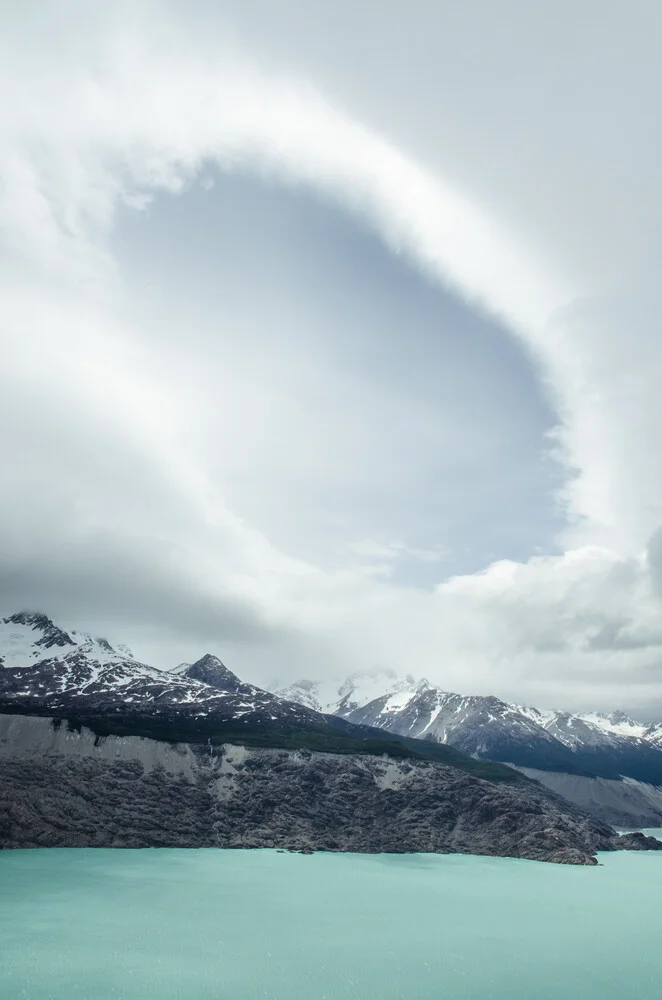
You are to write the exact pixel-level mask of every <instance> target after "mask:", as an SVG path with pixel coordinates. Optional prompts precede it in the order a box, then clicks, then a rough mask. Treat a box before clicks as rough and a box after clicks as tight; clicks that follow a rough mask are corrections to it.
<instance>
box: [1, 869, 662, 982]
mask: <svg viewBox="0 0 662 1000" xmlns="http://www.w3.org/2000/svg"><path fill="white" fill-rule="evenodd" d="M600 860H601V861H602V862H603V867H599V868H584V867H570V866H568V867H566V866H558V865H545V864H540V863H537V862H531V861H514V860H508V859H502V858H477V857H466V856H464V857H460V856H452V855H445V856H439V855H347V854H345V855H342V854H314V855H312V856H302V855H292V854H280V853H277V852H275V851H219V850H143V851H130V850H117V851H106V850H82V849H77V850H53V849H51V850H39V851H6V852H3V853H0V996H1V997H3V998H5V997H6V998H7V1000H10V998H11V1000H111V998H112V1000H258V998H259V1000H266V998H270V1000H478V998H480V1000H533V998H535V1000H569V998H573V1000H611V998H613V1000H616V998H618V1000H644V998H652V997H657V996H659V995H660V990H661V989H662V986H661V985H660V984H661V982H662V957H661V949H660V932H661V931H662V904H661V902H660V901H661V900H662V856H661V855H660V854H655V853H649V852H645V853H626V852H619V853H617V854H606V855H602V856H601V859H600Z"/></svg>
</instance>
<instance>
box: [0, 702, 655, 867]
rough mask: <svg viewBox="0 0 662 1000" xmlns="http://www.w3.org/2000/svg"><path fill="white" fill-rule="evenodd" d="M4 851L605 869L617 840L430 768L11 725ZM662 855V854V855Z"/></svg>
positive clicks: (530, 802)
mask: <svg viewBox="0 0 662 1000" xmlns="http://www.w3.org/2000/svg"><path fill="white" fill-rule="evenodd" d="M0 765H1V766H0V847H4V848H18V847H55V846H58V847H73V846H94V847H244V848H245V847H277V848H284V849H290V850H329V851H357V852H380V851H388V852H403V851H406V852H409V851H433V852H440V853H447V852H452V853H473V854H489V855H503V856H509V857H520V858H530V859H535V860H541V861H557V862H565V863H572V864H593V863H595V859H594V858H593V854H594V853H595V852H596V851H598V850H609V849H611V848H613V847H614V846H616V841H615V840H614V834H613V831H612V830H611V829H610V828H609V827H607V826H605V825H603V824H600V823H598V822H595V821H592V820H590V819H589V818H587V817H586V816H585V815H583V814H582V813H581V812H580V811H579V810H576V809H574V808H573V807H572V806H569V805H567V804H566V803H564V802H563V801H562V800H561V799H559V798H557V797H556V796H555V795H553V794H552V793H550V792H548V791H546V790H545V789H543V788H541V787H540V786H538V785H537V784H535V783H533V782H530V783H529V782H524V783H522V784H514V785H506V784H496V783H493V782H490V781H485V780H482V779H481V778H477V777H475V776H473V775H470V774H467V773H464V772H462V771H459V770H457V769H456V768H453V767H448V766H445V765H443V764H438V763H434V762H431V761H425V760H393V759H388V758H386V757H377V756H365V755H353V754H347V755H338V754H328V753H313V752H311V751H306V750H303V751H293V750H279V749H248V748H246V747H243V746H238V745H230V744H226V745H223V746H220V747H209V748H208V747H205V746H204V745H200V744H198V745H191V744H168V743H164V742H160V741H156V740H151V739H144V738H140V737H133V736H130V737H116V736H108V737H98V736H95V735H94V734H93V733H92V732H90V731H88V730H86V729H85V728H83V729H82V730H81V731H80V732H75V731H69V729H68V727H67V725H66V723H62V724H60V725H59V726H56V725H54V724H53V722H52V721H51V720H49V719H45V718H38V717H28V716H18V715H12V716H0ZM661 846H662V845H661Z"/></svg>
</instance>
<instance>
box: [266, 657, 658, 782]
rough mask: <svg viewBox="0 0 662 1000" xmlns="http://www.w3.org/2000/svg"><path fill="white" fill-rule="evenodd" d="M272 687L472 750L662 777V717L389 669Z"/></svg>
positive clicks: (597, 773)
mask: <svg viewBox="0 0 662 1000" xmlns="http://www.w3.org/2000/svg"><path fill="white" fill-rule="evenodd" d="M278 693H279V694H280V695H281V697H283V698H288V699H290V700H292V701H297V702H299V704H301V705H305V706H307V707H309V708H312V709H315V710H316V711H321V712H327V713H332V714H334V715H336V716H338V717H339V718H342V719H346V720H347V721H348V722H354V723H357V724H360V725H365V726H372V727H375V728H379V729H383V730H386V731H387V732H390V733H395V734H399V735H402V736H405V735H406V736H413V737H415V738H416V739H420V740H427V741H433V742H437V743H441V744H447V745H449V746H453V747H456V748H457V749H458V750H462V751H463V752H464V753H468V754H471V755H472V756H475V757H478V758H483V759H489V760H499V761H503V762H506V763H509V764H514V765H517V766H520V767H525V768H531V769H537V770H542V771H556V772H563V773H569V774H575V775H584V776H591V777H601V778H612V779H613V778H615V779H619V778H622V777H627V778H633V779H635V780H637V781H641V782H647V783H650V784H653V785H662V723H655V724H645V723H640V722H636V721H635V720H633V719H631V718H629V716H627V715H626V714H625V713H623V712H614V713H612V714H603V713H600V712H586V713H576V714H573V713H570V712H563V711H547V710H541V709H538V708H530V707H526V706H523V705H513V704H508V703H507V702H504V701H501V700H500V699H499V698H495V697H492V696H477V695H469V696H463V695H460V694H453V693H450V692H448V691H444V690H442V689H441V688H439V687H436V686H435V685H433V684H430V683H429V681H427V680H425V679H422V680H419V681H416V680H415V679H414V678H413V677H412V676H407V677H405V678H397V677H394V676H393V675H388V674H366V675H360V674H359V675H354V676H352V677H349V678H347V679H346V680H345V681H343V682H342V683H339V684H331V683H329V682H315V681H310V680H302V681H299V682H298V683H295V684H292V685H290V686H289V687H287V688H283V689H281V690H280V691H279V692H278Z"/></svg>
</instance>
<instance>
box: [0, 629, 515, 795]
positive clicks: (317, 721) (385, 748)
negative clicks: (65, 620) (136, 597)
mask: <svg viewBox="0 0 662 1000" xmlns="http://www.w3.org/2000/svg"><path fill="white" fill-rule="evenodd" d="M0 657H1V658H2V663H3V664H4V666H3V667H2V668H0V712H4V713H11V714H18V713H24V714H26V715H42V716H49V717H52V718H55V719H66V720H68V722H69V723H70V724H75V725H78V726H79V727H80V726H82V725H84V726H86V727H88V728H90V729H91V730H92V731H94V732H95V733H96V734H97V735H98V736H100V737H102V736H106V735H110V734H114V735H122V736H140V737H152V738H156V739H167V740H169V741H182V742H194V743H207V742H208V741H211V742H212V743H218V742H220V741H221V739H223V740H225V741H227V742H238V741H239V740H241V741H242V743H243V744H251V745H256V746H282V747H287V746H290V747H299V746H309V747H314V748H317V749H321V750H329V751H336V752H347V753H348V752H365V753H368V752H379V753H390V754H393V755H395V756H398V757H418V758H421V759H428V760H435V761H439V760H440V761H444V762H446V763H449V764H452V765H453V766H456V767H461V768H464V769H466V770H468V771H470V772H472V773H475V774H481V775H487V776H489V777H492V778H494V780H502V781H510V782H512V781H514V780H515V781H516V780H517V775H516V773H515V772H513V771H512V770H510V769H508V768H504V767H503V766H502V765H498V764H481V763H480V762H478V761H475V760H472V759H471V758H470V757H467V756H466V755H463V754H461V753H458V751H457V750H455V749H454V748H452V747H441V746H431V745H428V746H425V745H423V744H421V743H420V742H419V741H417V740H410V739H406V738H402V737H397V736H393V735H392V734H390V733H386V732H384V731H382V730H380V729H373V728H371V727H366V726H357V725H355V724H354V723H350V722H348V721H346V720H344V719H341V718H339V717H337V716H334V715H324V714H322V713H320V712H317V711H315V710H313V709H310V708H308V707H306V706H302V705H299V704H298V703H296V702H293V701H289V700H287V699H285V698H283V697H281V696H278V695H276V694H272V693H271V692H269V691H265V690H263V689H262V688H258V687H255V686H254V685H251V684H246V683H244V682H242V681H241V680H240V679H239V678H238V677H237V676H236V675H235V674H233V673H232V671H230V670H228V668H227V667H226V666H225V665H224V664H223V663H222V662H221V660H219V659H218V657H216V656H213V655H212V654H209V653H208V654H206V655H205V656H203V657H201V658H200V659H199V660H197V661H196V662H195V663H192V664H180V665H179V667H177V668H175V669H174V670H161V669H159V668H157V667H153V666H150V665H148V664H145V663H140V662H139V661H138V660H136V659H135V657H134V656H133V655H132V654H131V652H130V651H129V650H128V648H127V647H125V646H113V645H111V643H109V642H107V640H105V639H93V638H91V637H90V636H88V635H86V634H83V633H77V632H65V631H64V630H63V629H61V628H59V627H58V626H57V625H55V624H54V623H53V622H52V621H51V620H50V619H49V618H47V617H46V615H43V614H34V613H28V612H20V613H17V614H14V615H11V616H10V617H8V618H3V619H1V620H0ZM21 661H23V663H22V662H21Z"/></svg>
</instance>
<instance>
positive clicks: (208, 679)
mask: <svg viewBox="0 0 662 1000" xmlns="http://www.w3.org/2000/svg"><path fill="white" fill-rule="evenodd" d="M184 676H186V677H190V678H191V680H194V681H201V682H202V683H203V684H209V686H210V687H215V688H218V690H219V691H233V692H235V691H238V690H239V689H240V688H241V687H242V686H243V685H242V682H241V681H240V680H239V678H238V677H237V675H236V674H233V673H232V671H231V670H228V668H227V667H226V666H225V664H224V663H223V662H222V661H221V660H219V658H218V656H214V654H213V653H205V655H204V656H201V657H200V659H199V660H196V661H195V663H192V664H191V666H190V667H188V668H187V669H186V670H185V671H184Z"/></svg>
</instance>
